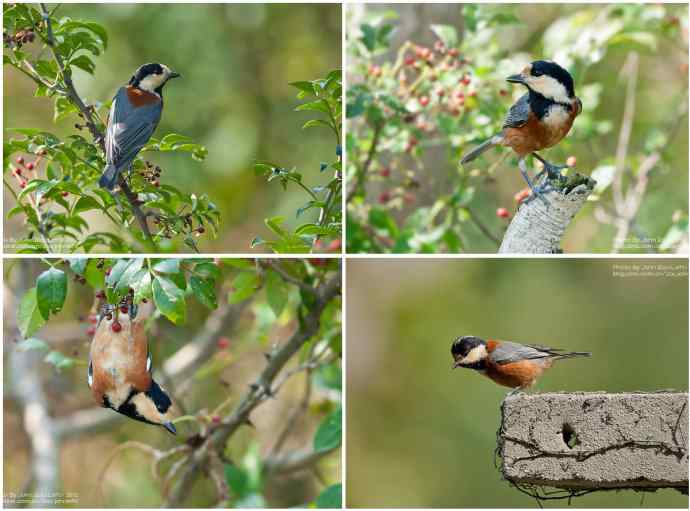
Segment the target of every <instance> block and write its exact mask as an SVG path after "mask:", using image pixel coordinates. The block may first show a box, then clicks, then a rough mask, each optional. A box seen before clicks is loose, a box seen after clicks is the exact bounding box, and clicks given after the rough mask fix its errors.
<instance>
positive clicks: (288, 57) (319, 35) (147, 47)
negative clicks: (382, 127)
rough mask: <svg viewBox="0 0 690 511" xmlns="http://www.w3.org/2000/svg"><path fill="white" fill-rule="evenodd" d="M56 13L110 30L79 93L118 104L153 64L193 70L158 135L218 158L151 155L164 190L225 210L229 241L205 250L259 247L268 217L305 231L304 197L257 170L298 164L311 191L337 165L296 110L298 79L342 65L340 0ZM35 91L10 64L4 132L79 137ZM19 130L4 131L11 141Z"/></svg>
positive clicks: (327, 142)
mask: <svg viewBox="0 0 690 511" xmlns="http://www.w3.org/2000/svg"><path fill="white" fill-rule="evenodd" d="M57 15H58V16H70V17H73V18H83V19H86V20H92V21H96V22H98V23H100V24H102V25H103V26H105V28H106V30H107V31H108V35H109V44H108V49H107V50H106V52H105V53H104V54H103V55H102V56H101V57H99V58H97V59H96V65H97V67H96V73H95V77H93V76H91V75H88V74H87V73H85V72H83V71H80V70H78V71H77V72H76V74H75V84H76V87H77V91H78V92H79V93H80V94H81V95H82V96H83V97H86V98H87V99H88V100H89V101H102V102H105V101H109V100H110V99H112V97H113V95H114V94H115V92H116V91H117V89H118V88H119V87H120V86H121V85H123V84H125V83H127V82H128V81H129V79H130V77H131V76H132V74H133V73H134V71H135V70H136V69H137V67H139V66H140V65H142V64H144V63H146V62H162V63H164V64H167V65H169V66H170V67H171V68H173V69H175V70H176V71H178V72H180V73H181V74H182V76H183V78H182V79H181V80H180V81H175V82H174V83H172V84H170V85H169V86H168V87H167V88H166V90H165V101H166V105H165V111H164V113H163V118H162V120H161V123H160V125H159V127H158V129H157V131H156V133H155V135H154V136H156V137H157V138H160V137H161V136H162V135H163V134H165V133H168V132H173V131H174V132H176V133H180V134H184V135H188V136H191V137H192V138H193V139H194V140H195V142H198V143H201V144H204V145H206V146H207V148H208V151H209V154H208V157H207V159H206V161H204V162H202V163H199V162H195V161H193V160H192V159H191V158H190V157H189V156H187V155H183V154H152V155H151V156H152V157H151V160H152V161H154V162H155V163H156V164H159V165H161V166H162V167H163V168H164V169H165V172H164V173H163V177H162V179H163V182H164V183H166V182H167V183H169V184H171V185H173V186H176V187H178V188H180V189H182V190H188V191H190V192H191V191H195V192H197V193H198V194H201V193H204V192H205V193H207V194H208V195H209V196H210V198H211V200H212V201H214V202H215V203H216V205H217V206H218V207H219V209H220V212H221V218H222V224H221V232H220V235H219V237H218V239H216V240H210V239H209V237H208V236H203V237H201V238H199V242H200V251H201V252H250V251H251V248H250V242H251V240H252V239H253V238H254V237H255V236H257V235H264V236H265V235H267V234H269V232H270V231H268V230H267V229H266V227H265V225H264V223H263V220H264V218H267V217H272V216H276V215H283V216H285V217H286V219H287V224H288V225H289V226H294V225H296V218H295V211H296V209H297V208H299V207H300V206H302V205H303V204H304V202H305V200H304V195H303V194H304V192H303V191H300V190H299V189H298V188H294V189H293V188H288V191H287V192H284V191H283V190H282V188H281V187H280V185H279V184H278V183H270V184H269V183H266V179H265V178H263V177H259V176H255V175H254V163H255V162H256V161H257V160H269V161H272V162H275V163H276V164H280V165H283V166H285V167H287V168H292V167H293V166H294V167H297V168H298V169H299V171H300V172H302V174H303V175H304V180H305V182H306V183H307V184H310V185H311V184H318V183H319V182H320V176H319V174H320V173H319V164H320V162H321V161H330V160H331V159H334V152H335V147H333V136H332V134H331V133H330V132H328V131H327V130H325V129H323V130H321V129H313V130H302V129H301V126H302V124H304V122H305V121H306V120H307V119H309V112H293V109H294V108H295V106H296V105H297V104H298V103H299V102H298V100H297V99H296V97H295V96H296V92H297V91H296V89H294V88H293V87H290V86H289V85H288V83H289V82H293V81H297V80H311V79H315V78H320V77H323V76H325V75H326V74H327V73H328V72H329V71H331V70H333V69H339V68H340V67H341V7H340V5H339V4H321V5H319V4H290V5H285V4H201V3H199V4H148V5H144V4H63V5H62V6H61V7H60V8H59V10H58V11H57ZM34 45H35V46H36V47H38V43H34ZM34 45H30V46H28V47H27V48H30V47H31V46H34ZM34 89H35V86H34V84H33V82H31V81H30V80H29V79H28V78H26V77H25V76H23V75H21V74H20V73H17V72H14V71H13V70H12V69H8V68H5V69H4V87H3V99H4V107H5V108H4V113H3V122H4V126H5V128H15V127H32V128H43V129H48V130H51V131H53V132H55V133H56V134H57V135H58V136H66V135H68V134H72V133H74V131H75V130H74V127H73V124H74V120H73V119H72V120H70V119H67V120H65V121H62V122H60V123H59V125H58V126H57V127H56V126H54V125H53V123H52V118H53V107H52V101H50V100H47V99H46V98H34V97H32V96H33V91H34ZM10 135H11V134H10V133H8V132H5V133H3V137H4V139H7V138H9V136H10ZM4 204H5V213H6V212H7V211H8V210H9V209H10V208H11V207H13V206H14V201H13V199H12V198H11V196H10V195H9V194H7V193H5V201H4ZM310 214H312V213H310ZM85 218H86V219H87V221H88V222H89V224H90V225H91V226H92V227H93V229H94V230H103V229H104V228H105V229H111V228H112V224H109V223H108V221H107V219H103V218H101V217H100V216H99V215H98V214H95V213H93V212H91V214H89V213H87V214H86V215H85ZM305 219H306V214H305V218H302V220H305ZM21 228H22V226H21V224H20V223H19V217H15V218H13V219H12V220H11V221H10V222H6V223H5V238H10V237H17V236H16V234H17V232H18V231H19V230H20V229H21ZM264 250H265V249H262V248H258V249H257V251H264Z"/></svg>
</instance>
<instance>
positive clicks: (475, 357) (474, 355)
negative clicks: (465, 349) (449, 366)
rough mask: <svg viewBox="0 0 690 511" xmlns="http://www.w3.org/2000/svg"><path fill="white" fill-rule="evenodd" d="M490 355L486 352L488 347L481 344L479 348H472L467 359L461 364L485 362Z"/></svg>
mask: <svg viewBox="0 0 690 511" xmlns="http://www.w3.org/2000/svg"><path fill="white" fill-rule="evenodd" d="M488 355H489V354H488V353H487V351H486V346H484V345H483V344H480V345H479V346H477V347H475V348H472V349H471V350H470V352H469V353H468V354H467V356H466V357H465V358H463V359H462V360H461V361H460V363H461V364H462V365H470V364H475V363H477V362H481V361H482V360H484V359H485V358H486V357H487V356H488Z"/></svg>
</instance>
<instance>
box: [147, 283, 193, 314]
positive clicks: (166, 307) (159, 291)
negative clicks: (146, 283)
mask: <svg viewBox="0 0 690 511" xmlns="http://www.w3.org/2000/svg"><path fill="white" fill-rule="evenodd" d="M152 289H153V301H154V302H155V304H156V307H157V308H158V310H159V311H161V314H163V315H164V316H165V317H166V318H168V319H169V320H170V321H172V322H173V323H175V324H176V325H180V324H182V323H184V321H185V312H186V307H185V300H184V291H182V290H181V289H180V288H179V287H177V286H176V285H175V283H174V282H173V281H172V280H170V279H168V278H166V277H161V276H160V275H157V276H156V278H155V279H154V280H153V285H152Z"/></svg>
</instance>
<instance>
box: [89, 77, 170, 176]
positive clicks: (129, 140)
mask: <svg viewBox="0 0 690 511" xmlns="http://www.w3.org/2000/svg"><path fill="white" fill-rule="evenodd" d="M178 76H180V74H179V73H176V72H175V71H172V70H171V69H170V68H169V67H168V66H164V65H163V64H157V63H153V64H144V65H143V66H141V67H140V68H139V69H137V71H136V72H135V73H134V76H132V78H131V79H130V80H129V84H128V85H125V86H124V87H120V90H118V91H117V94H116V95H115V98H114V99H113V103H112V105H111V106H110V114H109V115H108V128H107V130H106V133H105V159H106V163H107V165H106V167H105V169H104V170H103V175H102V176H101V179H100V180H99V181H98V184H99V185H100V186H101V187H102V188H106V189H108V190H112V189H113V188H115V185H116V184H117V178H118V176H119V175H120V172H121V171H122V170H125V169H128V168H130V169H131V166H132V163H133V162H134V158H136V156H137V154H139V151H141V148H142V147H144V146H145V145H146V143H147V142H148V141H149V139H150V138H151V135H153V132H154V131H156V126H158V121H160V120H161V114H162V113H163V86H164V85H165V84H166V83H167V81H168V80H170V79H172V78H177V77H178Z"/></svg>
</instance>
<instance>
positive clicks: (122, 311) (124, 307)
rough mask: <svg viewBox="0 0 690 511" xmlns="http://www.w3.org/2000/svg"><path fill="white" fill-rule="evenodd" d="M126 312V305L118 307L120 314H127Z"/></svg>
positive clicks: (127, 308) (127, 309)
mask: <svg viewBox="0 0 690 511" xmlns="http://www.w3.org/2000/svg"><path fill="white" fill-rule="evenodd" d="M128 311H129V307H127V306H126V305H121V306H120V312H121V313H122V314H127V312H128Z"/></svg>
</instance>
